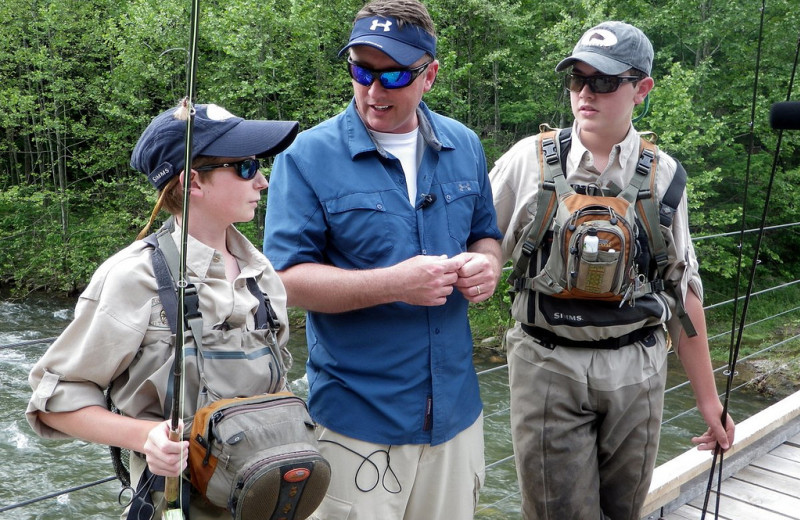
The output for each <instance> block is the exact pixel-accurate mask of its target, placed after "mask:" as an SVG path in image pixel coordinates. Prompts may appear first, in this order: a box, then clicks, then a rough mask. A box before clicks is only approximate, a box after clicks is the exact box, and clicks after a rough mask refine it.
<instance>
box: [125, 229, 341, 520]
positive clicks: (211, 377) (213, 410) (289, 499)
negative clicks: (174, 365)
mask: <svg viewBox="0 0 800 520" xmlns="http://www.w3.org/2000/svg"><path fill="white" fill-rule="evenodd" d="M168 228H169V226H165V228H162V229H161V230H159V231H157V232H156V233H153V234H151V235H149V236H148V237H147V238H145V239H144V241H145V242H146V243H147V244H148V245H150V246H151V247H152V248H153V250H152V254H151V259H152V263H153V270H154V272H155V276H156V279H157V281H158V293H159V298H160V300H161V304H162V307H163V309H164V313H165V314H166V320H167V322H168V323H169V324H170V329H171V330H172V332H173V334H175V331H176V326H177V320H178V319H179V318H178V305H179V303H178V297H177V292H176V285H175V282H174V280H175V279H177V263H178V249H177V247H176V245H175V242H174V241H173V239H172V237H171V236H170V230H169V229H168ZM247 287H248V289H249V291H250V292H251V293H252V294H253V295H254V296H255V297H256V298H257V299H258V301H259V305H258V309H257V310H256V312H255V316H254V317H255V326H256V329H257V330H256V331H254V333H253V334H250V335H249V336H246V337H245V338H244V339H234V340H233V341H228V334H235V332H236V331H215V334H217V333H218V334H221V335H222V336H219V335H212V336H211V337H210V338H209V336H208V334H207V333H204V331H203V319H202V314H201V313H200V310H199V308H200V306H199V298H198V294H197V291H196V288H195V287H194V286H193V285H192V284H189V285H188V286H187V287H186V288H185V291H184V293H185V294H184V306H185V311H186V312H185V315H186V322H187V325H188V328H187V330H188V331H189V332H190V333H191V335H192V338H193V341H194V345H193V347H192V348H191V349H188V348H187V349H186V355H185V358H186V359H187V364H186V365H187V369H186V371H185V374H184V376H187V375H188V374H189V372H192V371H194V368H195V367H196V369H197V370H196V371H197V373H198V378H197V379H196V380H195V381H193V382H191V384H190V382H187V384H186V385H185V386H186V387H187V389H189V393H191V392H192V390H191V387H192V386H199V387H200V394H201V396H200V397H198V398H197V400H196V401H193V403H192V404H190V405H188V406H187V408H188V410H187V411H189V412H190V413H193V417H192V419H191V421H190V422H191V430H190V431H191V433H190V434H189V436H188V439H189V473H190V480H191V484H192V487H193V488H194V490H195V491H196V492H199V494H200V495H201V496H202V497H203V498H202V499H203V500H206V501H207V502H209V503H211V504H213V505H215V506H217V507H219V508H221V509H226V510H228V511H229V512H230V513H231V515H232V518H234V519H236V520H251V519H253V520H254V519H268V520H278V519H281V520H283V519H286V520H301V519H304V518H307V517H308V516H310V515H311V514H312V513H313V511H314V510H315V509H316V508H317V506H318V505H319V504H320V502H321V501H322V498H323V497H324V496H325V492H326V490H327V488H328V484H329V483H330V477H331V470H330V465H329V463H328V461H327V460H325V458H323V457H322V455H321V454H320V453H319V449H318V444H317V440H316V435H315V433H314V429H315V424H314V422H313V420H312V419H311V417H310V415H309V413H308V408H307V407H306V403H305V401H303V400H302V399H301V398H299V397H297V396H295V395H293V394H292V393H291V392H286V391H280V390H281V389H282V388H284V385H285V378H286V373H285V372H286V370H285V367H284V364H283V363H282V362H281V361H280V353H279V347H278V342H277V332H278V329H279V326H280V324H279V323H278V319H277V315H276V313H275V312H274V310H273V309H272V306H271V304H270V301H269V297H268V296H267V295H265V294H264V293H263V292H262V291H261V290H260V288H259V287H258V284H257V282H256V281H255V279H252V278H250V279H248V280H247ZM217 338H219V339H220V340H221V341H222V342H223V343H227V346H226V349H225V350H215V349H214V345H212V344H210V343H213V342H214V340H216V339H217ZM248 338H250V339H248ZM253 338H254V339H253ZM251 343H254V345H251ZM259 358H263V359H262V360H260V359H259ZM190 359H192V360H193V361H191V362H190V361H189V360H190ZM193 365H194V366H193ZM253 367H255V368H253ZM248 370H249V371H252V370H256V373H255V374H252V375H251V374H247V373H246V371H248ZM173 372H174V370H171V371H170V377H172V373H173ZM253 376H255V377H260V379H261V380H262V383H261V384H262V385H264V384H267V385H268V386H269V388H266V387H263V388H266V391H264V390H263V389H260V390H261V391H262V393H258V394H257V395H252V394H250V393H249V392H248V389H249V388H248V383H247V381H248V380H249V379H253ZM265 382H268V383H265ZM167 388H168V389H171V388H172V381H170V382H169V384H168V385H167ZM242 388H245V390H242ZM256 388H257V387H256ZM242 392H244V393H242ZM204 396H205V397H204ZM187 397H189V396H188V395H187ZM172 398H173V396H169V395H168V400H170V399H172ZM187 400H190V399H187ZM170 408H171V406H170V403H169V402H165V403H164V410H165V412H164V413H165V418H166V417H167V416H168V415H169V409H170ZM188 427H189V426H187V428H188ZM112 454H113V451H112ZM148 473H149V470H146V473H145V475H144V476H143V477H142V478H141V479H140V480H139V485H138V489H137V490H136V495H135V497H134V500H133V501H132V506H131V509H130V510H129V513H128V518H139V515H140V514H141V513H142V511H143V508H144V510H146V509H147V508H149V507H152V505H151V502H152V500H151V499H150V491H153V490H158V489H159V487H160V486H163V484H160V483H155V481H156V480H157V478H158V477H154V476H153V475H148ZM123 482H124V481H123ZM154 485H155V487H153V486H154ZM188 499H189V497H188V496H186V497H185V498H184V503H188Z"/></svg>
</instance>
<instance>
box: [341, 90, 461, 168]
mask: <svg viewBox="0 0 800 520" xmlns="http://www.w3.org/2000/svg"><path fill="white" fill-rule="evenodd" d="M344 118H345V126H346V129H347V146H348V147H349V149H350V157H351V158H353V159H355V158H356V157H357V156H359V155H361V154H364V153H369V152H377V153H378V154H380V155H381V156H383V157H386V156H387V154H386V150H384V149H383V147H382V146H381V145H380V144H378V142H377V141H376V140H375V139H374V138H373V136H372V134H371V133H370V131H369V129H367V127H366V125H364V122H363V121H362V120H361V116H359V114H358V110H356V101H355V98H353V100H352V101H351V102H350V105H349V106H348V107H347V109H346V110H345V113H344ZM417 119H418V120H419V133H420V135H421V136H422V138H423V139H424V140H425V143H426V144H427V145H428V146H430V147H431V148H433V149H434V150H436V151H441V150H443V149H453V145H452V143H451V142H450V140H449V139H448V138H447V136H444V135H442V132H440V131H439V130H438V129H437V127H436V125H435V123H434V122H433V121H432V118H431V112H430V110H429V109H428V107H427V105H425V103H424V102H422V101H420V103H419V106H418V107H417Z"/></svg>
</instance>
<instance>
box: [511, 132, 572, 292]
mask: <svg viewBox="0 0 800 520" xmlns="http://www.w3.org/2000/svg"><path fill="white" fill-rule="evenodd" d="M542 130H544V128H542ZM571 146H572V128H564V129H561V130H558V129H553V130H546V131H543V132H542V133H540V134H539V151H538V157H539V190H538V192H537V194H536V213H534V216H533V222H532V223H531V224H530V226H529V228H528V233H527V235H526V236H525V237H524V243H523V244H522V247H521V249H520V254H519V255H518V258H515V259H514V269H513V271H512V272H511V274H510V275H509V277H508V283H509V285H510V286H511V288H512V290H514V291H518V290H520V289H521V287H518V283H517V282H518V281H522V280H523V279H524V278H525V273H526V272H527V271H528V265H530V260H531V256H532V255H533V253H534V252H535V251H536V250H537V249H538V248H539V246H540V245H541V243H542V240H543V239H544V236H545V234H546V233H547V230H548V229H549V228H550V223H551V222H552V221H553V217H554V216H555V214H556V209H557V207H558V200H557V197H556V187H555V184H556V183H555V181H554V179H555V178H556V177H559V176H560V177H561V178H565V175H566V157H567V154H569V149H570V147H571Z"/></svg>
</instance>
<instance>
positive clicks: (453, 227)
mask: <svg viewBox="0 0 800 520" xmlns="http://www.w3.org/2000/svg"><path fill="white" fill-rule="evenodd" d="M441 189H442V195H444V202H445V205H444V206H445V211H447V229H448V231H449V232H450V237H451V238H452V239H453V240H456V241H457V242H458V243H459V244H460V246H461V250H462V251H466V248H467V240H468V239H469V236H470V232H471V231H472V215H473V214H474V213H475V208H476V206H477V204H478V198H479V197H480V194H481V192H480V186H479V185H478V181H456V182H446V183H442V185H441Z"/></svg>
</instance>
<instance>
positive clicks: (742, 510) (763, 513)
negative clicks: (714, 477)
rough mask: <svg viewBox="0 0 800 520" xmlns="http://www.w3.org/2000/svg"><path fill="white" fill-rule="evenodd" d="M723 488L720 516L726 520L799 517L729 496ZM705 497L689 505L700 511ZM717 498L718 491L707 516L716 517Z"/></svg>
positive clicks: (782, 519) (778, 519)
mask: <svg viewBox="0 0 800 520" xmlns="http://www.w3.org/2000/svg"><path fill="white" fill-rule="evenodd" d="M722 489H723V495H722V496H721V497H720V503H719V515H718V516H719V518H725V519H726V520H788V519H797V518H798V517H796V516H794V517H793V516H787V515H783V514H780V513H778V512H775V511H770V510H767V509H763V508H761V507H759V506H757V505H754V504H751V503H748V502H746V501H743V500H741V499H740V497H738V495H737V497H738V498H737V497H731V496H728V495H727V493H726V492H725V487H724V486H723V488H722ZM704 498H705V497H704V496H700V497H698V498H696V499H694V500H692V501H691V502H689V504H688V505H692V506H694V507H695V508H697V511H698V512H699V511H700V510H701V509H702V507H703V499H704ZM716 500H717V496H716V493H711V497H710V498H709V501H708V504H709V507H708V511H707V512H706V518H714V507H715V506H716ZM684 507H686V506H684ZM681 509H683V508H681ZM698 518H699V516H698Z"/></svg>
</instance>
